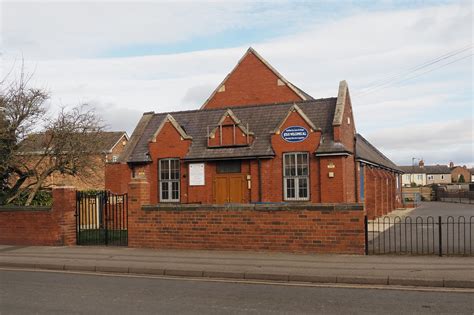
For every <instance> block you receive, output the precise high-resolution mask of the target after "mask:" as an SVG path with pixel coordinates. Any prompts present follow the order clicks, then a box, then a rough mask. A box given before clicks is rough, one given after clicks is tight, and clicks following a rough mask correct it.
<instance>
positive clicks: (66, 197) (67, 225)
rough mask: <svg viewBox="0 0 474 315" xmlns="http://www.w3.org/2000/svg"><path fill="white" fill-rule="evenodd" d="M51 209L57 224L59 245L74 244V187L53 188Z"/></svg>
mask: <svg viewBox="0 0 474 315" xmlns="http://www.w3.org/2000/svg"><path fill="white" fill-rule="evenodd" d="M51 210H52V212H53V217H54V218H55V219H56V222H57V225H58V234H59V235H58V238H59V239H58V241H59V242H60V244H59V245H66V246H71V245H76V217H75V216H74V215H75V214H76V188H74V187H58V188H54V189H53V206H52V209H51Z"/></svg>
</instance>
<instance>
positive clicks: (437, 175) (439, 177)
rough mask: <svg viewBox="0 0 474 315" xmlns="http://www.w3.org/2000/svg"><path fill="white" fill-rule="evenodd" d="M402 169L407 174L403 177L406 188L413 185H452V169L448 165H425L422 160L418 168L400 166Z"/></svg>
mask: <svg viewBox="0 0 474 315" xmlns="http://www.w3.org/2000/svg"><path fill="white" fill-rule="evenodd" d="M400 169H401V170H402V171H403V172H404V173H405V174H403V176H402V185H403V186H404V187H409V186H411V185H412V183H415V184H416V185H417V186H425V185H431V184H449V183H451V169H450V168H449V167H448V166H447V165H425V163H424V161H423V160H421V161H420V162H419V163H418V165H416V166H415V165H412V166H400Z"/></svg>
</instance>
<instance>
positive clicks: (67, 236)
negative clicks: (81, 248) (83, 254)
mask: <svg viewBox="0 0 474 315" xmlns="http://www.w3.org/2000/svg"><path fill="white" fill-rule="evenodd" d="M29 209H31V210H29ZM29 209H28V208H23V209H13V208H10V209H8V208H6V207H1V208H0V244H5V245H49V246H60V245H67V246H70V245H75V244H76V220H75V216H74V214H75V211H76V190H75V188H70V187H64V188H62V187H61V188H57V189H54V190H53V206H52V207H51V209H49V210H44V209H41V210H40V209H35V208H34V207H31V208H29Z"/></svg>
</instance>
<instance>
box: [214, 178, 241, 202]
mask: <svg viewBox="0 0 474 315" xmlns="http://www.w3.org/2000/svg"><path fill="white" fill-rule="evenodd" d="M245 188H246V178H245V175H242V174H218V175H216V177H215V178H214V202H215V203H220V204H222V203H244V202H245Z"/></svg>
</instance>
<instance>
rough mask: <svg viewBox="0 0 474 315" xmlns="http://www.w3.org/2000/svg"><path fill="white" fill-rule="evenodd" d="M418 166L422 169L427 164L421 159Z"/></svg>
mask: <svg viewBox="0 0 474 315" xmlns="http://www.w3.org/2000/svg"><path fill="white" fill-rule="evenodd" d="M418 166H419V167H421V168H423V167H424V166H425V162H424V161H423V159H421V160H420V162H418Z"/></svg>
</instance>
